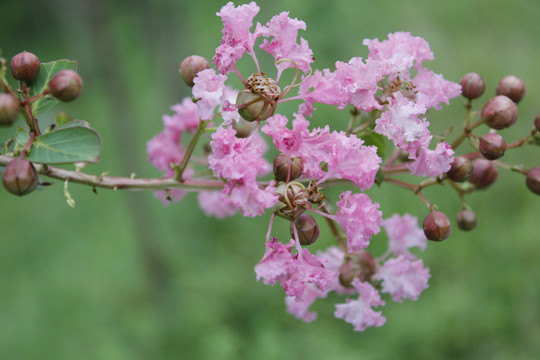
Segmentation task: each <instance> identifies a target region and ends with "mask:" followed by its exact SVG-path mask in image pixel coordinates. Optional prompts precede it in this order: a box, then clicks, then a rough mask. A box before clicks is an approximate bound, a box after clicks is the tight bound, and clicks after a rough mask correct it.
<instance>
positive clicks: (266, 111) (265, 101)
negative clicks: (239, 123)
mask: <svg viewBox="0 0 540 360" xmlns="http://www.w3.org/2000/svg"><path fill="white" fill-rule="evenodd" d="M280 95H281V89H280V88H279V86H278V84H277V83H276V81H275V80H274V79H271V78H267V77H266V75H265V74H264V73H255V74H253V75H251V76H250V77H249V78H248V79H247V80H246V88H245V89H243V90H240V91H239V92H238V96H237V97H236V105H238V106H239V107H238V113H239V114H240V116H241V117H242V118H244V119H245V120H247V121H255V120H261V121H262V120H266V119H268V118H269V117H270V116H272V115H274V111H275V110H276V106H277V101H278V100H279V97H280Z"/></svg>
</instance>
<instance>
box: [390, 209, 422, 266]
mask: <svg viewBox="0 0 540 360" xmlns="http://www.w3.org/2000/svg"><path fill="white" fill-rule="evenodd" d="M384 229H385V230H386V234H387V235H388V248H389V250H390V251H391V252H393V253H394V254H395V255H403V256H406V257H411V256H412V255H411V254H410V253H409V248H411V247H415V246H416V247H418V248H420V249H421V250H424V249H425V248H426V246H427V239H426V235H424V231H423V230H422V229H421V228H420V227H419V226H418V218H417V217H416V216H411V215H409V214H405V215H403V216H399V215H398V214H394V215H393V216H392V217H390V218H388V219H385V220H384Z"/></svg>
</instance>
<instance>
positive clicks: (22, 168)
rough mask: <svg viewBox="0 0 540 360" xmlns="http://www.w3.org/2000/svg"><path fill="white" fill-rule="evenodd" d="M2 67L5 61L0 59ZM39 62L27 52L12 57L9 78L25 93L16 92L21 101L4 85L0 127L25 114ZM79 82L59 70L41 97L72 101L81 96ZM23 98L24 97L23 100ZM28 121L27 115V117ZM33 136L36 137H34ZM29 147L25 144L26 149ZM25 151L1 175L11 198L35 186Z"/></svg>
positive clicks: (72, 74) (70, 72)
mask: <svg viewBox="0 0 540 360" xmlns="http://www.w3.org/2000/svg"><path fill="white" fill-rule="evenodd" d="M0 62H1V64H0V65H2V66H5V60H4V59H0ZM40 69H41V62H40V60H39V58H38V57H37V56H36V55H34V54H32V53H30V52H27V51H23V52H21V53H19V54H17V55H15V56H14V57H13V58H12V59H11V62H10V70H11V75H12V76H13V78H14V79H15V80H18V81H20V82H21V84H22V85H24V86H23V88H24V89H25V90H26V91H23V90H20V91H19V92H20V93H21V94H22V96H23V98H22V99H21V98H19V96H17V94H16V93H15V92H13V91H11V89H9V87H8V86H7V85H6V84H4V85H5V86H4V91H5V93H2V94H0V126H11V125H13V123H14V122H15V120H17V118H18V116H19V114H21V112H28V111H30V110H28V109H29V108H30V107H29V106H28V105H29V103H30V101H31V99H28V91H27V90H29V88H31V87H32V86H33V81H34V80H36V78H37V77H38V75H39V72H40ZM82 88H83V82H82V79H81V77H80V76H79V74H78V73H77V72H76V71H73V70H69V69H66V70H61V71H59V72H57V73H56V74H55V75H54V76H53V77H52V78H51V79H50V81H49V83H48V87H47V89H45V90H44V93H43V95H49V94H50V95H52V96H54V97H55V98H56V99H58V100H59V101H62V102H69V101H73V100H75V99H76V98H78V97H79V95H80V94H81V92H82ZM25 96H26V97H25ZM27 116H29V117H30V118H32V115H31V113H30V114H28V115H27ZM34 135H36V134H34ZM29 145H31V144H28V146H29ZM25 156H26V148H25V149H24V150H23V151H22V152H21V154H20V156H18V157H16V158H14V159H13V160H11V161H10V162H9V163H8V164H7V165H6V167H5V169H4V171H3V174H2V183H3V185H4V187H5V188H6V190H7V191H8V192H10V193H12V194H15V195H18V196H22V195H26V194H29V193H31V192H32V191H34V189H35V188H36V187H37V186H38V184H39V180H38V176H37V173H36V170H35V168H34V165H33V164H32V163H31V162H30V161H28V160H27V159H26V158H25Z"/></svg>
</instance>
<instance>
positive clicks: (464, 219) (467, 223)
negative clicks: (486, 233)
mask: <svg viewBox="0 0 540 360" xmlns="http://www.w3.org/2000/svg"><path fill="white" fill-rule="evenodd" d="M456 221H457V225H458V227H459V228H460V229H461V230H465V231H469V230H472V229H474V228H475V227H476V225H477V224H478V220H477V219H476V214H475V213H474V211H472V210H467V209H465V210H461V211H460V212H458V214H457V216H456Z"/></svg>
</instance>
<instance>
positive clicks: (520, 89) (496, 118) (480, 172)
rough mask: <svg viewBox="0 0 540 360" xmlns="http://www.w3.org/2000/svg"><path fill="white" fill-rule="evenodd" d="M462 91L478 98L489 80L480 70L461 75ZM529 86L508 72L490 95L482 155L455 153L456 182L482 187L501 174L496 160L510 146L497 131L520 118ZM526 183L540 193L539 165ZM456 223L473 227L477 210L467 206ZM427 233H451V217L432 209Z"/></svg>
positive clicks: (450, 175) (452, 175)
mask: <svg viewBox="0 0 540 360" xmlns="http://www.w3.org/2000/svg"><path fill="white" fill-rule="evenodd" d="M460 84H461V87H462V95H463V96H464V97H465V98H467V99H468V100H469V104H468V106H470V102H471V100H474V99H477V98H479V97H481V96H482V95H483V94H484V91H485V89H486V84H485V82H484V80H483V79H482V77H481V76H480V75H478V74H477V73H469V74H466V75H465V76H463V78H462V79H461V82H460ZM525 92H526V87H525V84H524V82H523V80H522V79H520V78H519V77H517V76H506V77H504V78H503V79H502V80H501V81H500V82H499V84H498V86H497V89H496V92H495V93H496V95H495V96H494V97H493V98H491V99H489V100H488V101H487V102H486V103H485V105H484V106H483V108H482V111H481V114H480V116H481V121H482V123H485V124H486V125H487V126H488V127H489V128H491V130H490V132H488V133H487V134H484V135H483V136H481V137H480V138H479V139H478V142H477V147H478V152H479V155H480V156H473V155H474V154H473V153H472V154H467V155H463V156H456V157H455V158H454V162H453V164H452V166H451V168H450V170H449V171H448V172H447V173H446V178H447V179H449V180H451V181H453V182H458V183H461V182H469V183H470V184H472V185H473V186H474V189H477V190H482V189H487V188H488V187H490V186H491V185H492V184H493V183H494V182H495V181H496V180H497V178H498V175H499V173H498V170H497V167H496V166H495V164H494V163H493V162H492V161H493V160H497V159H500V158H501V157H503V155H504V153H505V152H506V149H507V144H506V141H505V140H504V138H503V137H502V136H501V135H500V134H499V133H497V131H498V130H502V129H506V128H508V127H510V126H512V125H514V124H515V123H516V121H517V118H518V109H517V104H518V103H519V102H520V101H521V100H522V99H523V97H524V96H525ZM534 127H535V130H533V132H534V131H536V132H540V114H538V115H537V116H536V118H535V121H534ZM526 185H527V187H528V188H529V189H530V190H531V191H532V192H533V193H535V194H537V195H540V167H534V168H532V169H530V170H529V171H527V177H526ZM456 222H457V225H458V227H459V228H460V229H462V230H466V231H468V230H472V229H474V228H475V227H476V225H477V218H476V214H475V213H474V212H473V211H472V210H471V209H470V208H468V207H467V206H464V207H463V209H462V210H461V211H460V212H459V213H458V214H457V217H456ZM423 227H424V233H425V234H426V237H427V238H428V239H430V240H435V241H441V240H444V239H446V238H447V237H448V236H450V233H451V225H450V220H449V219H448V217H447V216H446V215H445V214H444V213H442V212H438V211H432V212H431V213H430V214H429V215H428V216H426V218H425V219H424V224H423Z"/></svg>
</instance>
